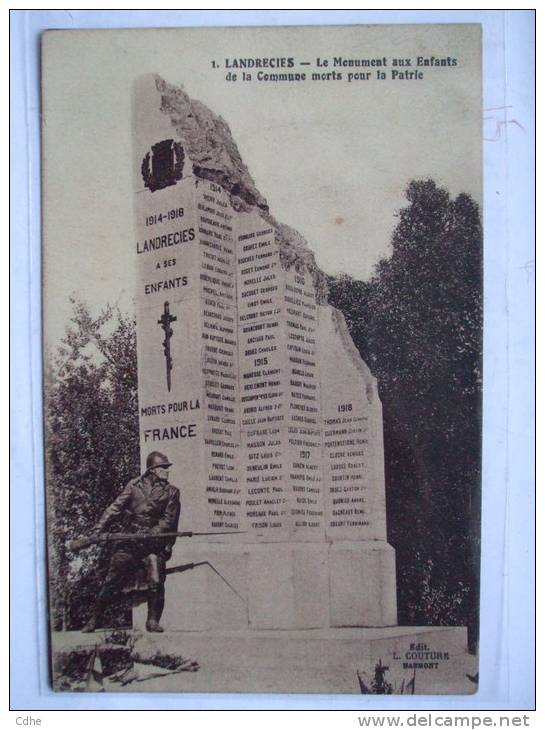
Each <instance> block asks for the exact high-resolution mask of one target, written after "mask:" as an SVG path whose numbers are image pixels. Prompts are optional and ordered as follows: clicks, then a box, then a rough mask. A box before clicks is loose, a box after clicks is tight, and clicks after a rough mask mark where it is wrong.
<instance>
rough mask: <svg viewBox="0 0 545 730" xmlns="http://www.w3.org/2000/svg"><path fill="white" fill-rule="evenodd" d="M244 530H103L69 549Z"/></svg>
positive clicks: (80, 538)
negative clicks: (149, 531)
mask: <svg viewBox="0 0 545 730" xmlns="http://www.w3.org/2000/svg"><path fill="white" fill-rule="evenodd" d="M242 534H244V533H243V530H234V531H230V532H159V533H157V534H154V533H134V532H103V533H101V534H99V535H90V536H89V537H79V538H77V539H76V540H71V541H70V542H69V543H68V549H69V550H72V552H74V553H78V552H79V551H80V550H84V549H85V548H88V547H90V546H91V545H98V544H102V543H105V542H120V541H122V542H124V541H126V540H163V539H164V540H168V539H169V538H172V537H193V536H200V535H242Z"/></svg>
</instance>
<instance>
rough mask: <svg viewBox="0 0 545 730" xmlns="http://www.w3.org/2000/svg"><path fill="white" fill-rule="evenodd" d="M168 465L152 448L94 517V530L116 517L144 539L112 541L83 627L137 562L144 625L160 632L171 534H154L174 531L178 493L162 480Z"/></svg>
mask: <svg viewBox="0 0 545 730" xmlns="http://www.w3.org/2000/svg"><path fill="white" fill-rule="evenodd" d="M170 466H172V464H171V463H170V462H169V460H168V459H167V457H166V456H165V455H164V454H161V453H159V452H158V451H152V452H151V454H150V455H149V456H148V458H147V460H146V471H145V473H144V474H143V475H142V476H139V477H137V478H136V479H132V480H131V481H130V482H129V483H128V484H127V486H126V487H125V488H124V489H123V491H122V492H121V494H120V495H119V496H118V498H117V499H116V500H115V501H114V502H113V503H112V504H111V505H110V506H109V507H108V508H107V509H106V510H105V511H104V513H103V514H102V517H101V518H100V520H99V521H98V523H97V525H96V527H95V529H94V533H95V534H96V535H99V534H100V533H102V532H103V531H104V528H105V527H106V525H107V524H108V523H109V522H110V521H111V520H112V519H113V518H114V517H119V518H121V520H122V521H123V522H124V530H125V531H126V532H130V533H134V534H136V535H138V534H139V533H142V534H143V535H144V534H145V535H147V536H148V538H147V539H142V540H138V539H132V540H127V541H125V542H123V541H120V542H117V543H115V546H114V548H113V552H112V555H111V557H110V564H109V567H108V572H107V574H106V578H105V579H104V583H103V585H102V588H101V590H100V592H99V594H98V597H97V600H96V603H95V606H94V610H93V614H92V615H91V618H90V619H89V621H88V622H87V624H86V625H85V627H84V628H83V631H85V632H92V631H94V630H95V628H96V626H97V623H98V621H99V620H100V617H101V615H102V613H103V611H104V609H105V608H106V607H107V606H108V605H109V603H110V602H111V600H112V598H113V597H114V595H115V594H116V593H118V592H119V591H120V590H121V589H122V588H123V587H125V586H127V584H128V583H130V582H131V580H132V579H134V578H135V576H136V574H137V573H138V571H139V569H140V568H141V567H142V564H143V562H144V563H145V564H146V569H147V570H146V572H147V588H148V591H147V598H148V616H147V621H146V629H147V630H148V631H152V632H162V631H163V628H162V627H161V626H160V624H159V622H160V620H161V615H162V613H163V607H164V604H165V578H166V569H165V564H166V561H167V560H168V559H169V558H170V556H171V554H172V546H173V545H174V543H175V541H176V537H169V538H160V537H159V536H160V535H161V533H165V532H169V533H172V532H176V531H177V529H178V520H179V517H180V492H179V490H178V489H177V488H176V487H173V486H172V484H169V481H168V470H169V467H170ZM149 535H157V536H158V538H157V539H156V540H155V539H153V538H152V539H149Z"/></svg>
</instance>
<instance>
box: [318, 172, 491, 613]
mask: <svg viewBox="0 0 545 730" xmlns="http://www.w3.org/2000/svg"><path fill="white" fill-rule="evenodd" d="M406 192H407V199H408V201H409V205H408V206H407V207H406V208H404V209H403V210H401V211H400V213H399V222H398V225H397V227H396V229H395V231H394V234H393V237H392V254H391V256H390V258H387V259H383V260H381V261H380V262H379V263H378V265H377V267H376V271H375V275H374V276H373V278H372V279H371V280H370V281H368V282H361V281H355V280H353V279H352V278H351V277H349V276H341V277H339V278H338V279H332V280H331V281H330V302H331V303H332V304H333V305H334V306H336V307H338V308H339V309H341V310H342V312H343V313H344V315H345V317H346V320H347V323H348V326H349V329H350V332H351V334H352V337H353V339H354V341H355V343H356V345H357V347H358V348H359V350H360V352H361V355H362V357H363V358H364V360H365V361H366V362H367V364H368V365H369V367H370V368H371V370H372V372H373V374H374V375H375V376H376V378H377V380H378V385H379V392H380V395H381V400H382V402H383V410H384V436H385V461H386V464H385V466H386V489H387V506H388V516H389V532H390V534H389V539H390V541H391V542H392V544H393V545H394V547H395V548H396V551H397V559H398V586H399V589H400V595H399V599H400V620H401V621H403V622H411V623H419V622H422V623H430V622H433V621H435V622H437V621H438V622H440V623H443V622H444V621H448V622H449V623H467V622H468V620H469V619H468V616H470V614H471V615H473V613H474V607H475V604H476V600H477V595H476V589H475V585H474V583H475V581H474V576H475V575H476V573H477V570H478V534H479V520H480V515H479V509H480V508H479V504H480V502H479V490H480V425H481V423H480V409H481V350H482V347H481V336H482V299H481V291H482V273H481V269H482V259H481V256H482V253H481V252H482V234H481V224H480V217H479V211H478V207H477V205H476V204H475V203H474V201H473V200H472V199H471V198H470V197H469V196H468V195H465V194H461V195H459V196H458V197H457V198H456V199H455V200H451V199H450V198H449V195H448V193H447V192H446V191H445V190H442V189H441V188H439V187H437V185H436V184H435V183H434V182H433V181H432V180H426V181H413V182H411V183H410V184H409V186H408V188H407V191H406ZM439 593H441V595H442V596H443V598H442V599H441V600H439V598H438V596H439ZM441 605H442V606H443V608H440V606H441ZM430 619H433V621H431V620H430Z"/></svg>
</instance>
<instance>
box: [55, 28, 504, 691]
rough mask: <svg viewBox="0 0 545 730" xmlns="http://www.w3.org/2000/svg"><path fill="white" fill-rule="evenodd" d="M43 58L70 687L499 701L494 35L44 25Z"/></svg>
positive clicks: (475, 31) (61, 676)
mask: <svg viewBox="0 0 545 730" xmlns="http://www.w3.org/2000/svg"><path fill="white" fill-rule="evenodd" d="M41 74H42V77H41V84H42V88H41V93H42V122H41V123H42V209H43V243H42V245H43V258H42V270H43V348H44V350H43V369H44V379H43V394H44V414H43V418H44V453H45V477H46V478H45V492H46V512H47V576H48V626H49V657H50V677H49V682H50V686H51V687H52V688H53V689H54V690H56V691H58V692H126V693H130V692H132V693H134V692H176V693H191V692H200V693H202V692H207V693H208V692H211V693H214V692H215V693H282V694H286V693H294V694H344V695H347V694H353V695H471V694H473V693H475V692H476V691H477V690H478V687H479V593H480V584H479V574H480V555H481V476H482V474H481V472H482V470H481V440H482V357H483V345H482V343H483V240H482V222H483V191H482V176H483V161H482V144H483V100H482V99H483V92H482V32H481V26H480V25H478V24H471V23H469V24H462V23H460V24H442V25H439V24H437V25H435V24H413V25H365V26H364V25H351V26H329V27H328V26H319V27H310V26H308V27H302V26H301V27H297V26H290V27H287V26H286V27H245V28H234V27H233V28H193V29H189V28H184V29H167V28H165V29H153V30H151V29H127V30H121V29H117V30H113V29H112V30H59V31H48V32H46V33H44V34H43V35H42V41H41ZM504 115H505V109H503V108H502V109H499V110H493V111H492V112H489V117H488V124H485V135H486V134H487V133H489V134H490V135H494V134H495V133H496V130H497V129H498V128H499V127H498V124H500V122H501V120H502V119H504Z"/></svg>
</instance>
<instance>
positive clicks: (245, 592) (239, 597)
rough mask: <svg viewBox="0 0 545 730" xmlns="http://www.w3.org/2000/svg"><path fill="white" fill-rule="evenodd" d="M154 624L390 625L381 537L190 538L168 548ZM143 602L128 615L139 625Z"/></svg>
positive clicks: (176, 627) (194, 627) (392, 612)
mask: <svg viewBox="0 0 545 730" xmlns="http://www.w3.org/2000/svg"><path fill="white" fill-rule="evenodd" d="M176 548H177V549H176V552H175V555H174V557H173V559H172V560H171V561H170V563H169V567H168V576H167V581H166V607H165V612H164V614H163V619H162V624H163V626H164V627H165V629H167V630H170V631H182V630H189V631H199V630H201V631H206V630H215V629H218V628H222V629H254V630H258V629H284V630H294V629H314V628H329V627H343V626H395V625H396V623H397V608H396V601H395V554H394V550H393V548H392V547H391V546H390V545H388V544H387V543H386V542H383V541H379V540H369V541H366V542H357V543H356V542H336V543H310V542H309V543H304V542H291V543H256V544H251V545H248V544H238V545H228V544H219V543H215V544H214V543H212V544H210V543H208V544H206V545H204V544H203V543H198V542H192V543H191V544H188V543H187V542H186V543H182V545H181V546H180V547H179V546H178V545H177V546H176ZM145 621H146V607H145V606H139V607H138V608H136V609H135V610H134V613H133V626H134V627H135V628H137V629H144V626H145Z"/></svg>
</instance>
